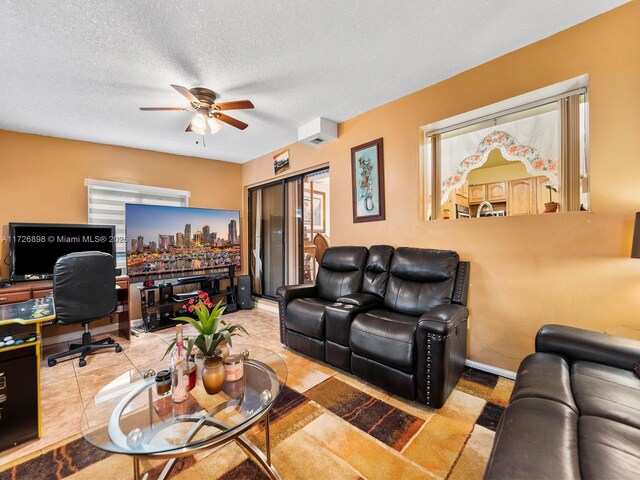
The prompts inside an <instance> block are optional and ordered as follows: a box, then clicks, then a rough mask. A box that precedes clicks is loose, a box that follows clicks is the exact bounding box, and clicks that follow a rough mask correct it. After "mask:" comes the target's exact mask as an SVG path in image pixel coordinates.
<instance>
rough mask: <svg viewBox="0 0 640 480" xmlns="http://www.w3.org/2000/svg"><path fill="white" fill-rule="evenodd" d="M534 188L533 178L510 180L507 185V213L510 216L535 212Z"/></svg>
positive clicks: (534, 181) (535, 183) (535, 181)
mask: <svg viewBox="0 0 640 480" xmlns="http://www.w3.org/2000/svg"><path fill="white" fill-rule="evenodd" d="M536 188H537V180H536V179H535V178H523V179H520V180H511V181H510V182H509V187H508V201H507V214H508V215H510V216H511V215H530V214H532V213H537V208H536ZM543 210H544V207H543Z"/></svg>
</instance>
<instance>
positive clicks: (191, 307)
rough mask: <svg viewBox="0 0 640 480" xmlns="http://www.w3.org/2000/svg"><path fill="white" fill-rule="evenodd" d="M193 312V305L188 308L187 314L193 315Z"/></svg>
mask: <svg viewBox="0 0 640 480" xmlns="http://www.w3.org/2000/svg"><path fill="white" fill-rule="evenodd" d="M194 310H195V308H193V305H190V306H189V312H191V313H193V311H194Z"/></svg>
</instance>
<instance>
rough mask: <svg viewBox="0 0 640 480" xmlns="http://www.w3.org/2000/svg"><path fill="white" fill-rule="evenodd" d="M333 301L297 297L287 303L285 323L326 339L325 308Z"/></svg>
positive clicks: (320, 338) (305, 333)
mask: <svg viewBox="0 0 640 480" xmlns="http://www.w3.org/2000/svg"><path fill="white" fill-rule="evenodd" d="M331 303H332V302H329V301H327V300H323V299H322V298H318V297H313V298H296V299H295V300H292V301H291V302H289V304H288V305H287V315H286V318H285V325H286V327H287V328H288V329H289V330H293V331H294V332H298V333H302V334H303V335H307V336H309V337H313V338H317V339H319V340H324V309H325V307H326V306H327V305H331Z"/></svg>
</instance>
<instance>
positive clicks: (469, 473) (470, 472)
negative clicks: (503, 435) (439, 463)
mask: <svg viewBox="0 0 640 480" xmlns="http://www.w3.org/2000/svg"><path fill="white" fill-rule="evenodd" d="M494 436H495V433H494V432H492V431H491V430H489V429H487V428H484V427H481V426H480V425H476V426H475V427H474V429H473V432H471V436H470V437H469V440H468V441H467V444H466V445H465V447H464V450H463V451H462V453H461V454H460V457H459V458H458V461H457V462H456V464H455V466H454V467H453V469H452V470H451V474H450V475H449V477H448V478H449V479H451V480H467V479H471V478H478V479H479V478H482V475H483V474H484V469H485V466H486V465H487V462H488V460H489V455H490V454H491V448H492V446H493V438H494Z"/></svg>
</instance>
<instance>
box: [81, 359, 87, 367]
mask: <svg viewBox="0 0 640 480" xmlns="http://www.w3.org/2000/svg"><path fill="white" fill-rule="evenodd" d="M86 364H87V361H86V360H85V359H84V358H81V359H80V366H81V367H84V366H85V365H86Z"/></svg>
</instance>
